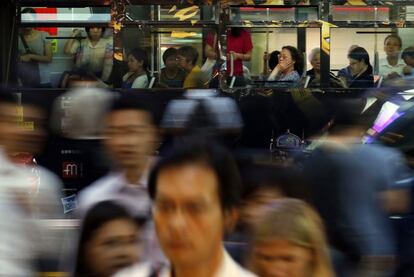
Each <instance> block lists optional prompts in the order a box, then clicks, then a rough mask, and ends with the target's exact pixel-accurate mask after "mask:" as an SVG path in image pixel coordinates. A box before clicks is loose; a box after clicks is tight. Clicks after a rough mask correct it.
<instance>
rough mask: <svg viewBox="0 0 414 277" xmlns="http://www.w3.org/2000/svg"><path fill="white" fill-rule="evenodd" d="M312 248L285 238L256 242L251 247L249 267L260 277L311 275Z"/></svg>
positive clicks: (306, 276)
mask: <svg viewBox="0 0 414 277" xmlns="http://www.w3.org/2000/svg"><path fill="white" fill-rule="evenodd" d="M312 256H313V255H312V250H310V249H308V248H305V247H302V246H298V245H296V244H293V243H291V242H289V241H288V240H286V239H279V238H275V239H271V240H269V241H266V242H260V243H256V244H255V245H254V246H253V249H252V255H251V261H250V262H251V267H252V268H251V269H252V271H253V272H254V273H255V274H256V275H257V276H260V277H308V276H312V270H313V269H312V263H313V257H312Z"/></svg>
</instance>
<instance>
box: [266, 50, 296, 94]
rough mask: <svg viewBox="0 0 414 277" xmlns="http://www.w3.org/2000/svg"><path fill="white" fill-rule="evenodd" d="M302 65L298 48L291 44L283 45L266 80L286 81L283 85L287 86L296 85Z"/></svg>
mask: <svg viewBox="0 0 414 277" xmlns="http://www.w3.org/2000/svg"><path fill="white" fill-rule="evenodd" d="M302 65H303V64H302V58H301V56H300V54H299V52H298V50H297V49H296V48H295V47H293V46H284V47H282V52H281V53H280V56H279V63H278V64H277V66H276V67H275V68H274V69H273V71H272V73H270V76H269V78H268V79H267V80H268V81H281V82H286V84H285V85H284V86H287V87H295V86H298V85H299V81H300V78H301V74H302V72H303V66H302Z"/></svg>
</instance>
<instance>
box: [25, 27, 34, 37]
mask: <svg viewBox="0 0 414 277" xmlns="http://www.w3.org/2000/svg"><path fill="white" fill-rule="evenodd" d="M32 34H33V29H32V28H26V29H24V30H23V35H25V36H30V35H32Z"/></svg>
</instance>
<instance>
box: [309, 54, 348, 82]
mask: <svg viewBox="0 0 414 277" xmlns="http://www.w3.org/2000/svg"><path fill="white" fill-rule="evenodd" d="M308 58H309V62H310V64H311V65H312V69H310V70H308V71H307V72H306V76H308V77H309V78H310V79H309V84H308V86H307V87H309V88H318V87H320V86H321V49H320V48H314V49H312V51H311V53H310V54H309V56H308ZM329 86H330V87H335V88H342V87H344V85H343V83H342V82H341V80H340V79H338V78H337V77H336V76H334V75H333V74H332V73H330V74H329Z"/></svg>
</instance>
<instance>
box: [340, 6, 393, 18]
mask: <svg viewBox="0 0 414 277" xmlns="http://www.w3.org/2000/svg"><path fill="white" fill-rule="evenodd" d="M332 18H333V20H334V21H388V20H389V19H390V8H389V7H361V6H333V7H332Z"/></svg>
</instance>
